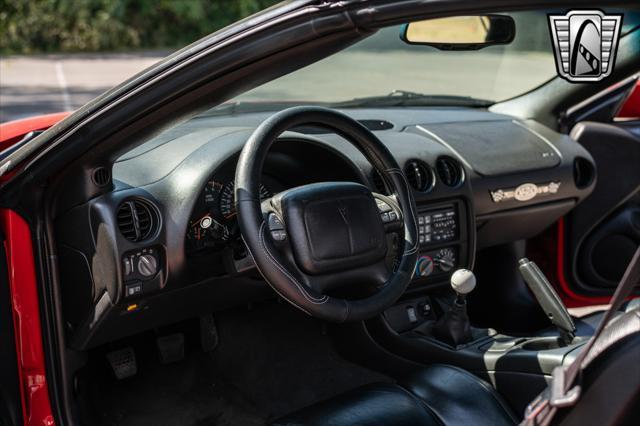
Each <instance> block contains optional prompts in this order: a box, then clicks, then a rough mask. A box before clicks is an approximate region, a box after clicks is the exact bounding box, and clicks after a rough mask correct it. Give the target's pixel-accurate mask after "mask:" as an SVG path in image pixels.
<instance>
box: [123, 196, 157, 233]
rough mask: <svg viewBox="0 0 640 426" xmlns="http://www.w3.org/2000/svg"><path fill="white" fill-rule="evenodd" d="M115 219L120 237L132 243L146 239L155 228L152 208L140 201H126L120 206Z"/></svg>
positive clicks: (155, 220) (154, 214)
mask: <svg viewBox="0 0 640 426" xmlns="http://www.w3.org/2000/svg"><path fill="white" fill-rule="evenodd" d="M117 219H118V228H119V229H120V233H121V234H122V236H123V237H125V238H126V239H127V240H129V241H133V242H138V241H142V240H145V239H147V238H148V237H149V236H150V235H151V234H152V233H153V231H154V230H155V229H156V226H157V215H156V213H155V211H154V209H153V207H152V206H151V205H150V204H149V203H147V202H146V201H142V200H128V201H125V202H123V203H122V204H120V207H118V218H117Z"/></svg>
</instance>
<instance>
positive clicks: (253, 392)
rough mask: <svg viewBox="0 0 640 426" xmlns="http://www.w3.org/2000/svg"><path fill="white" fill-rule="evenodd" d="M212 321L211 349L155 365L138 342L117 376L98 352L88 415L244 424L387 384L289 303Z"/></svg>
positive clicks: (125, 421)
mask: <svg viewBox="0 0 640 426" xmlns="http://www.w3.org/2000/svg"><path fill="white" fill-rule="evenodd" d="M216 323H217V326H218V333H219V339H220V340H219V346H218V348H217V349H216V350H215V351H214V352H213V353H211V354H207V353H203V352H201V351H200V350H198V349H196V348H195V346H196V345H192V346H191V347H187V357H186V359H185V360H184V361H181V362H178V363H175V364H169V365H162V364H160V363H159V362H158V361H157V357H156V356H154V355H153V353H152V351H151V350H150V348H151V347H152V345H150V344H148V343H147V344H145V345H144V346H143V345H141V344H138V347H137V348H136V355H137V356H139V359H140V360H142V362H139V372H138V374H137V375H136V376H135V377H132V378H129V379H124V380H122V381H117V380H116V379H115V378H114V377H113V373H112V372H111V371H109V369H108V368H107V366H106V361H104V356H101V357H99V356H94V358H93V361H92V362H93V368H92V370H91V373H90V377H89V378H88V380H87V382H88V384H89V392H90V395H91V400H92V402H93V403H92V406H93V411H94V416H95V417H97V418H98V419H99V421H100V423H101V424H105V425H124V426H128V425H146V424H153V425H197V426H205V425H207V426H208V425H219V426H227V425H247V426H251V425H258V424H264V423H265V422H266V421H267V420H269V419H272V418H275V417H278V416H281V415H283V414H287V413H289V412H292V411H295V410H297V409H300V408H302V407H305V406H308V405H311V404H313V403H315V402H318V401H320V400H323V399H326V398H329V397H332V396H335V395H337V394H339V393H342V392H344V391H347V390H350V389H353V388H355V387H357V386H360V385H363V384H366V383H372V382H377V381H390V379H389V378H388V377H386V376H383V375H380V374H377V373H374V372H372V371H370V370H367V369H365V368H362V367H359V366H357V365H355V364H352V363H349V362H347V361H345V360H344V359H342V358H341V357H340V356H339V355H338V354H337V352H336V351H335V350H334V348H333V345H332V343H331V340H330V338H329V337H328V336H327V335H325V334H324V333H323V326H322V323H321V322H319V321H316V320H314V319H312V318H310V317H308V316H306V315H305V314H303V313H300V312H299V311H297V310H295V309H293V308H291V307H289V306H288V305H278V304H275V303H273V304H264V305H261V306H258V307H256V308H254V309H252V310H230V311H226V312H222V313H218V314H216ZM139 340H141V339H139ZM148 340H151V339H148ZM192 340H193V339H192ZM145 350H146V351H147V352H148V353H146V354H145ZM96 365H97V366H98V367H96Z"/></svg>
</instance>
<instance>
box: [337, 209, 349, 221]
mask: <svg viewBox="0 0 640 426" xmlns="http://www.w3.org/2000/svg"><path fill="white" fill-rule="evenodd" d="M338 213H340V216H342V220H344V223H345V225H349V210H348V209H347V208H346V207H345V206H340V207H338Z"/></svg>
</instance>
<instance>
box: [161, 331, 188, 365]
mask: <svg viewBox="0 0 640 426" xmlns="http://www.w3.org/2000/svg"><path fill="white" fill-rule="evenodd" d="M156 344H157V346H158V353H159V354H160V362H161V363H163V364H171V363H173V362H178V361H182V360H183V359H184V334H182V333H175V334H168V335H166V336H160V337H158V338H156Z"/></svg>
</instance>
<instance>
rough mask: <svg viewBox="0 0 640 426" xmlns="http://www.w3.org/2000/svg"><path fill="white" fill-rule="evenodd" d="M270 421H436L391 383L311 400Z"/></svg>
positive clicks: (340, 425)
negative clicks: (321, 400)
mask: <svg viewBox="0 0 640 426" xmlns="http://www.w3.org/2000/svg"><path fill="white" fill-rule="evenodd" d="M272 424H273V425H278V426H284V425H288V426H289V425H309V426H312V425H323V426H355V425H363V426H364V425H367V426H388V425H394V426H395V425H397V426H435V425H440V422H439V421H438V419H437V418H436V417H434V415H433V414H432V413H431V412H430V411H429V410H428V409H427V408H426V407H425V406H424V405H423V404H422V403H421V402H420V401H419V400H418V399H416V398H415V397H414V396H413V395H412V394H410V393H409V392H407V391H405V390H404V389H402V388H400V387H399V386H396V385H393V384H388V383H377V384H372V385H368V386H363V387H361V388H358V389H355V390H353V391H350V392H347V393H345V394H343V395H341V396H339V397H335V398H332V399H330V400H327V401H324V402H320V403H318V404H314V405H312V406H311V407H308V408H304V409H302V410H300V411H297V412H295V413H293V414H289V415H287V416H285V417H282V418H280V419H278V420H275V421H274V422H273V423H272Z"/></svg>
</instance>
